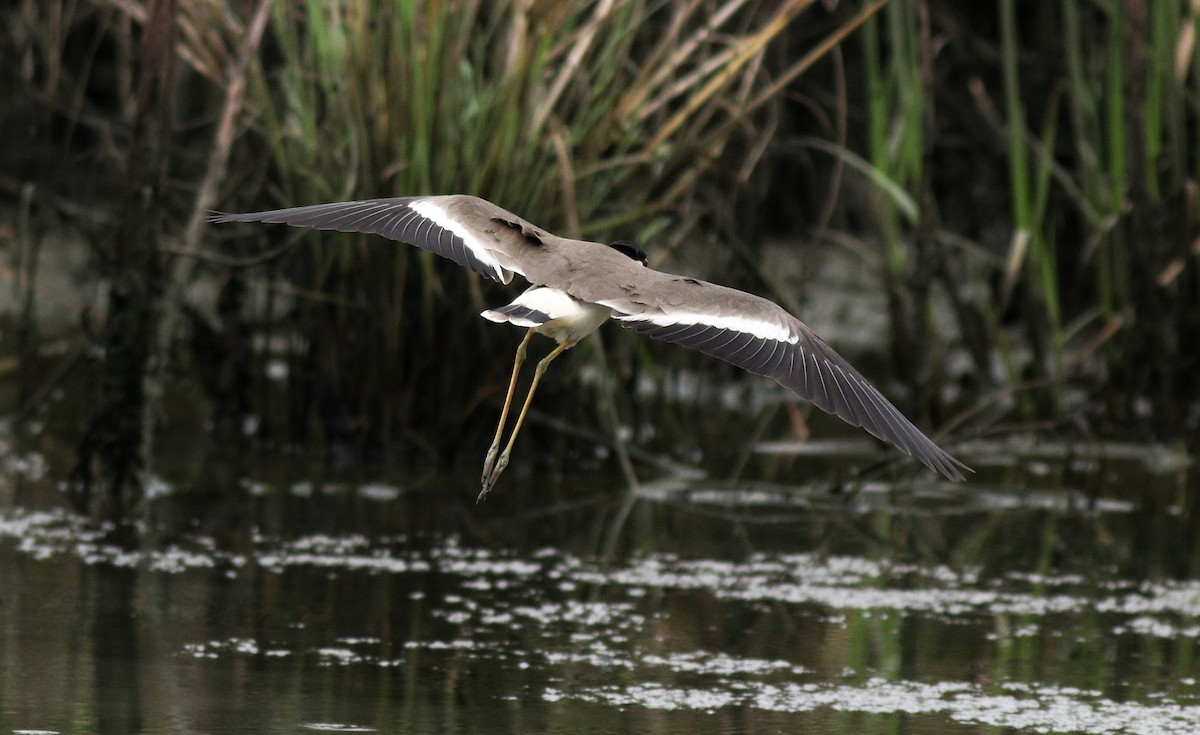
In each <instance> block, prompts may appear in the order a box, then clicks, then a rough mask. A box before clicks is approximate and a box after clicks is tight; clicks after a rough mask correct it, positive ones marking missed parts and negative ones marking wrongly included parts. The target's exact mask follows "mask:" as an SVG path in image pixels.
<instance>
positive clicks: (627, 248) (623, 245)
mask: <svg viewBox="0 0 1200 735" xmlns="http://www.w3.org/2000/svg"><path fill="white" fill-rule="evenodd" d="M608 246H609V247H610V248H612V249H613V250H616V251H617V252H619V253H622V254H624V255H626V256H627V257H630V258H633V259H634V260H636V261H637V262H639V263H641V264H642V265H646V260H647V258H646V251H645V250H642V248H641V246H639V245H638V244H637V243H635V242H630V241H629V240H617V241H615V242H612V243H609V245H608Z"/></svg>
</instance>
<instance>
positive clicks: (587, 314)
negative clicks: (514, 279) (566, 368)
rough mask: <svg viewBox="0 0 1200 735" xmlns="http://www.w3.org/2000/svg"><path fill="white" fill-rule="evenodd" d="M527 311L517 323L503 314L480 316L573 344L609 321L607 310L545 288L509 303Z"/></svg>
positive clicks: (526, 292)
mask: <svg viewBox="0 0 1200 735" xmlns="http://www.w3.org/2000/svg"><path fill="white" fill-rule="evenodd" d="M514 306H515V307H523V308H524V309H528V310H529V311H530V312H532V313H529V314H525V315H523V316H522V318H520V319H515V318H510V317H508V316H507V315H505V314H504V313H503V310H489V311H485V312H484V313H483V316H484V317H486V318H488V319H491V320H493V321H508V322H512V323H514V324H517V325H518V326H522V327H529V328H531V329H534V330H535V331H537V332H539V333H540V334H544V335H546V336H547V337H550V338H551V339H553V340H555V341H557V342H559V343H562V342H567V343H570V344H574V343H576V342H578V341H579V340H581V339H583V338H584V337H586V336H588V335H589V334H591V333H592V332H594V331H596V329H597V328H599V327H600V325H601V324H603V323H604V322H605V321H607V320H608V318H609V317H611V316H612V309H610V308H608V307H607V306H601V305H599V304H593V303H590V302H588V301H580V300H579V299H577V298H575V297H573V296H571V295H570V294H568V293H566V292H565V291H560V290H559V289H556V288H549V287H547V286H539V287H536V288H531V289H528V290H527V291H525V292H524V293H522V294H521V295H520V296H518V297H517V298H516V299H514V300H513V302H512V304H510V305H509V307H505V308H510V307H514Z"/></svg>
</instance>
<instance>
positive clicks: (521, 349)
mask: <svg viewBox="0 0 1200 735" xmlns="http://www.w3.org/2000/svg"><path fill="white" fill-rule="evenodd" d="M532 338H533V330H532V329H530V330H529V331H527V332H526V333H525V339H523V340H521V344H520V345H519V346H518V347H517V356H516V359H514V360H513V369H512V377H511V378H509V380H508V394H507V395H505V396H504V410H503V411H501V412H500V423H498V424H496V438H495V439H492V446H491V447H489V448H488V452H487V457H485V458H484V460H483V479H482V480H481V482H485V483H486V482H487V479H488V475H490V474H492V465H493V464H495V463H496V452H498V451H499V450H500V437H501V436H503V435H504V422H506V421H507V420H508V409H509V406H511V405H512V397H513V391H515V390H516V389H517V374H518V373H519V372H521V365H522V364H523V363H524V362H525V349H526V348H527V347H528V346H529V340H531V339H532Z"/></svg>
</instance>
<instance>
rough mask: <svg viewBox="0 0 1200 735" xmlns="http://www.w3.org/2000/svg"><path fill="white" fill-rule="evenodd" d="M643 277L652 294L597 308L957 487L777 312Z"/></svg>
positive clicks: (695, 285)
mask: <svg viewBox="0 0 1200 735" xmlns="http://www.w3.org/2000/svg"><path fill="white" fill-rule="evenodd" d="M646 270H647V272H648V274H651V273H652V274H654V276H651V277H650V278H651V279H652V280H653V281H654V283H653V287H652V288H649V287H647V288H645V289H637V290H632V289H630V290H627V293H625V294H623V295H622V296H619V297H615V298H607V299H604V300H602V301H600V302H599V303H601V304H603V305H604V306H607V307H609V308H611V309H612V310H613V311H614V312H615V313H614V318H615V319H616V320H618V321H620V322H621V324H622V325H623V326H626V327H629V328H630V329H633V330H636V331H638V332H641V333H642V334H645V335H647V336H649V337H653V338H655V339H661V340H665V341H667V342H673V343H675V344H678V345H683V346H684V347H690V348H691V349H693V350H698V351H700V352H703V353H705V354H708V355H712V356H713V357H717V358H720V359H722V360H725V361H726V362H729V363H732V364H734V365H736V366H738V367H740V368H743V369H745V370H748V371H750V372H752V373H757V374H758V375H765V376H767V377H769V378H774V379H775V380H776V381H778V382H779V383H780V384H781V385H783V386H784V387H785V388H787V389H789V390H791V391H792V392H793V393H795V394H797V395H799V396H800V397H801V398H804V399H806V400H809V401H812V402H813V403H814V404H816V405H817V406H818V407H819V408H821V409H822V410H824V411H827V412H828V413H832V414H834V415H836V416H838V417H840V418H842V419H844V420H845V421H847V422H849V423H850V424H852V425H854V426H861V427H863V428H864V429H866V430H867V431H869V432H870V433H871V434H874V435H875V436H876V437H878V438H880V439H883V440H884V441H888V442H891V443H892V444H894V445H896V446H897V447H899V448H900V449H901V450H902V451H903V452H905V453H906V454H909V455H911V456H913V457H915V458H917V459H918V460H920V461H921V462H923V463H924V464H925V465H926V466H928V467H929V468H930V469H932V470H935V471H937V472H940V473H942V474H943V475H945V476H946V477H948V478H950V479H952V480H962V479H963V474H962V470H963V469H968V468H967V467H966V465H964V464H963V463H961V462H959V461H958V460H957V459H955V458H954V457H952V456H950V455H949V454H947V453H946V452H945V451H944V450H942V449H941V447H939V446H938V445H937V444H935V443H934V442H933V441H932V440H931V439H930V438H929V437H927V436H925V435H924V434H923V433H921V431H920V430H919V429H917V427H916V426H913V424H912V422H911V421H909V420H908V419H907V418H905V417H904V414H902V413H900V410H899V409H897V408H896V407H895V406H893V405H892V404H891V402H890V401H888V400H887V399H886V398H884V397H883V394H881V393H880V392H879V391H878V390H877V389H876V388H875V386H873V385H871V383H870V382H868V381H867V379H866V378H864V377H863V376H862V375H861V374H860V373H859V372H858V371H857V370H855V369H854V367H853V366H852V365H850V363H849V362H847V361H846V360H845V358H843V357H842V356H841V355H839V354H838V353H837V352H835V351H834V350H833V348H832V347H830V346H829V345H827V344H826V343H825V342H824V340H822V339H821V338H820V337H818V336H817V335H816V333H814V332H813V331H812V330H811V329H809V328H808V326H807V325H805V324H804V323H803V322H801V321H800V320H798V319H796V318H795V317H793V316H792V315H791V314H789V313H788V312H786V311H785V310H784V309H783V308H781V307H780V306H779V305H777V304H775V303H774V302H771V301H768V300H767V299H763V298H759V297H758V296H754V295H752V294H748V293H745V292H744V291H738V290H737V289H732V288H727V287H725V286H718V285H716V284H713V283H707V282H705V281H698V280H696V279H693V278H682V277H679V276H671V275H668V274H663V273H658V272H656V271H651V270H649V269H646Z"/></svg>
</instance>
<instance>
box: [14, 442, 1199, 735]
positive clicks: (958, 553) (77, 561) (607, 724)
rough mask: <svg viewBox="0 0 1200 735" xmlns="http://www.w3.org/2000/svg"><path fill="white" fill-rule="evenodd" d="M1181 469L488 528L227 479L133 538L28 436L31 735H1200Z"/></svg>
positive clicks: (588, 511)
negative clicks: (82, 509) (94, 507)
mask: <svg viewBox="0 0 1200 735" xmlns="http://www.w3.org/2000/svg"><path fill="white" fill-rule="evenodd" d="M1155 451H1157V450H1155ZM1112 454H1113V453H1110V454H1109V455H1106V456H1109V457H1111V456H1112ZM1151 455H1152V452H1151V450H1149V449H1147V450H1146V451H1144V452H1141V453H1137V452H1134V453H1131V454H1130V456H1126V457H1123V458H1119V459H1118V460H1111V461H1110V460H1104V461H1102V462H1101V463H1100V464H1101V465H1102V466H1101V467H1096V466H1093V464H1094V463H1095V462H1096V460H1094V459H1093V460H1088V461H1089V462H1092V463H1093V464H1088V465H1087V466H1086V467H1084V468H1083V469H1084V470H1086V472H1083V473H1082V474H1080V473H1076V474H1077V475H1078V476H1088V477H1097V478H1100V480H1098V481H1097V482H1095V483H1091V484H1090V485H1089V484H1086V483H1084V484H1081V485H1080V486H1079V487H1077V488H1071V487H1066V486H1065V483H1064V482H1063V481H1062V478H1063V477H1067V476H1068V475H1069V474H1070V473H1067V474H1062V473H1054V472H1051V473H1050V474H1049V475H1047V474H1046V473H1045V472H1044V471H1043V470H1044V467H1043V468H1040V469H1039V466H1037V465H1035V464H1031V463H1030V462H1024V463H1016V462H1013V461H1007V460H1006V461H998V462H996V463H993V465H992V466H991V469H988V463H987V462H984V463H983V465H982V469H981V471H980V476H979V477H977V478H975V479H974V481H973V482H972V483H970V484H969V485H965V486H961V485H960V486H955V485H948V484H943V483H940V482H937V481H936V480H934V479H933V478H932V477H931V476H929V475H925V474H920V475H914V476H913V479H911V480H908V481H903V482H900V483H892V482H887V483H885V482H876V483H866V484H863V485H861V486H854V487H847V488H840V489H831V488H829V487H824V486H820V485H811V484H809V485H805V484H788V483H762V482H712V481H703V480H689V481H684V480H670V479H668V480H659V481H654V480H653V479H647V481H646V482H645V483H644V484H643V485H642V486H641V487H640V488H639V489H638V490H637V491H636V492H633V491H630V490H629V489H628V488H627V487H626V486H625V484H624V482H623V481H621V480H620V479H619V478H610V477H602V476H598V475H595V474H580V475H571V474H569V473H566V472H559V473H546V476H539V475H538V474H536V473H532V472H524V473H522V472H521V471H519V470H518V471H514V472H513V473H512V475H511V476H506V478H505V482H502V484H501V486H500V487H499V488H498V489H497V490H496V492H495V494H494V496H493V497H492V498H490V499H489V500H488V501H487V502H486V503H484V504H482V505H478V506H477V505H475V504H474V503H473V502H472V501H473V496H474V483H475V481H476V478H475V477H474V475H475V474H476V473H475V472H468V471H466V470H465V469H464V471H463V472H462V473H457V474H451V475H446V474H441V473H438V474H434V473H430V472H428V471H421V472H406V471H401V470H392V471H389V472H384V471H382V470H381V471H379V473H378V476H372V477H365V476H363V473H360V475H359V476H356V477H345V476H341V477H334V476H330V475H328V474H327V473H325V472H324V471H323V470H321V469H320V468H312V467H306V466H303V463H297V462H287V463H275V464H271V463H262V464H261V465H259V466H253V467H247V466H246V465H245V464H240V465H238V466H237V467H236V468H234V467H222V466H221V465H220V463H216V464H212V463H210V464H209V465H208V467H207V471H206V472H205V476H206V479H205V480H203V481H199V480H188V481H183V480H179V479H171V478H161V479H159V480H157V481H156V483H155V493H154V498H153V499H152V500H150V501H149V502H148V503H147V504H146V506H145V508H144V510H143V511H142V513H141V514H140V516H139V518H138V519H137V521H136V523H135V524H133V525H132V526H131V527H129V528H117V527H114V526H110V525H106V524H97V523H94V522H92V521H89V520H88V519H86V518H84V517H82V516H80V515H78V514H76V513H74V512H73V511H71V510H69V509H68V508H69V503H67V502H66V497H65V495H64V494H63V493H62V492H60V491H59V490H58V489H57V488H56V485H55V483H56V478H55V477H54V476H53V475H54V473H53V472H52V471H50V470H49V469H48V468H47V463H46V462H44V461H43V460H41V459H40V458H39V456H38V455H37V454H35V453H32V452H22V451H20V450H17V449H14V448H13V447H12V446H8V445H6V446H5V447H4V458H3V461H4V464H3V466H4V475H3V479H2V480H0V732H35V731H36V732H62V733H69V732H104V733H108V732H111V733H168V732H216V733H223V732H230V733H232V732H239V733H240V732H268V733H273V732H289V733H292V732H304V731H315V732H325V731H334V732H438V733H476V732H480V733H482V732H489V733H490V732H546V733H616V732H631V733H635V732H636V733H640V732H647V731H654V732H662V733H692V732H705V733H709V732H716V733H742V732H817V733H842V732H845V733H893V732H898V731H899V732H906V733H959V732H961V733H981V732H995V731H996V729H997V728H998V729H1000V731H1003V732H1022V733H1024V732H1031V733H1032V732H1054V733H1067V732H1085V733H1146V734H1151V733H1164V734H1166V733H1179V734H1181V735H1182V734H1183V733H1189V734H1190V733H1195V732H1200V663H1198V661H1197V654H1198V651H1197V637H1198V634H1200V567H1198V565H1197V561H1200V553H1198V549H1200V545H1198V543H1197V542H1198V538H1197V534H1196V530H1195V529H1196V528H1197V527H1198V526H1197V517H1196V516H1197V510H1196V507H1195V502H1194V499H1193V496H1192V494H1189V493H1188V492H1186V491H1185V489H1186V482H1187V475H1186V471H1187V470H1186V468H1185V467H1183V468H1180V467H1179V466H1174V468H1172V466H1171V465H1170V463H1167V465H1166V466H1167V471H1164V470H1163V465H1162V464H1161V463H1160V464H1155V463H1154V462H1152V461H1149V460H1148V459H1147V457H1151ZM1045 461H1051V462H1052V461H1053V460H1045ZM1018 464H1019V470H1014V469H1013V467H1015V466H1017V465H1018ZM997 468H999V469H997ZM472 469H473V468H472ZM1039 477H1042V478H1047V477H1049V479H1047V480H1045V481H1043V482H1040V483H1039V482H1038V479H1037V478H1039ZM1040 485H1041V486H1040Z"/></svg>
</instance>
